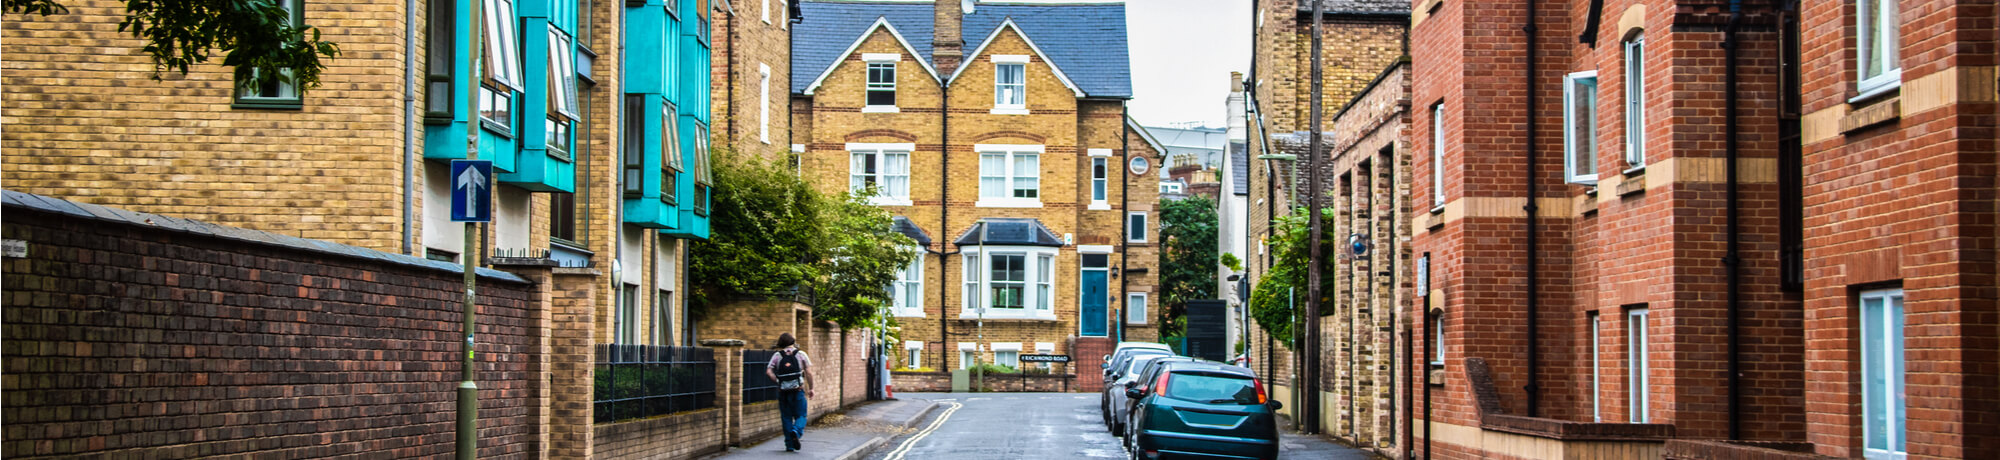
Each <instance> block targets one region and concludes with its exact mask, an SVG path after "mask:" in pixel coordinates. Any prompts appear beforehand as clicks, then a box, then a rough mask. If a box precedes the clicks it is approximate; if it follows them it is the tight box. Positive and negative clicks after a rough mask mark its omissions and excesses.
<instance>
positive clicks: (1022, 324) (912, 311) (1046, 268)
mask: <svg viewBox="0 0 2000 460" xmlns="http://www.w3.org/2000/svg"><path fill="white" fill-rule="evenodd" d="M800 6H801V9H802V12H803V14H804V15H805V16H806V17H807V18H810V19H809V21H810V22H811V25H812V28H811V30H810V31H808V30H807V29H805V28H801V29H799V31H798V33H797V35H796V36H795V37H794V42H793V44H792V51H793V53H792V71H793V74H792V80H793V84H792V91H793V93H792V117H793V119H794V121H793V125H792V127H793V129H794V131H793V133H792V137H793V139H794V140H793V142H794V143H795V144H797V145H795V146H794V148H795V149H797V150H800V151H801V153H800V161H801V169H802V171H803V174H805V175H806V177H808V180H811V181H813V182H814V183H815V184H816V185H817V186H818V187H819V188H820V189H822V190H826V191H829V192H842V191H859V190H864V189H871V188H872V189H873V190H875V192H876V195H875V197H874V200H875V203H876V204H878V205H880V206H882V207H883V208H885V209H887V210H889V211H890V212H891V213H894V214H896V215H897V216H898V228H899V229H901V230H903V231H904V232H905V233H906V234H909V235H911V236H912V237H913V238H915V239H917V240H918V241H919V242H920V243H921V244H922V245H923V246H924V247H923V250H924V255H923V257H922V258H921V261H920V262H918V263H917V264H914V265H913V266H911V267H909V268H907V269H906V270H905V273H904V275H903V277H902V281H898V282H897V283H895V286H893V287H892V290H893V291H895V298H896V301H895V308H894V313H895V316H896V319H897V323H898V324H899V325H900V327H901V330H900V333H901V336H900V337H901V339H902V340H903V341H904V342H903V343H902V346H901V348H902V350H901V353H897V354H898V355H900V357H899V358H897V359H896V362H895V364H897V365H898V367H910V368H928V369H938V370H943V369H955V368H959V367H961V366H962V365H963V364H964V363H965V362H966V361H967V360H968V359H969V358H972V357H974V356H978V357H979V359H980V360H981V361H984V362H999V363H1002V364H1017V365H1018V363H1019V362H1018V356H1019V355H1023V354H1035V353H1053V354H1075V353H1072V349H1073V348H1075V347H1076V346H1077V344H1078V342H1079V341H1098V342H1108V341H1110V340H1115V339H1117V338H1120V337H1122V338H1124V339H1126V340H1154V339H1155V338H1156V337H1157V329H1158V324H1157V321H1158V319H1157V318H1159V314H1158V312H1159V309H1158V308H1156V307H1155V305H1154V302H1155V301H1156V298H1157V296H1156V295H1155V294H1154V292H1155V284H1156V279H1157V273H1158V269H1157V265H1158V261H1159V255H1158V241H1157V239H1156V238H1155V234H1156V233H1157V230H1158V224H1157V223H1156V221H1155V219H1154V217H1155V216H1154V215H1153V208H1154V204H1155V203H1156V202H1157V200H1158V190H1159V187H1158V175H1157V171H1156V170H1154V168H1156V167H1158V166H1159V164H1160V161H1159V160H1160V157H1159V155H1160V154H1161V152H1162V151H1163V150H1162V149H1161V148H1159V146H1158V143H1157V142H1155V141H1154V140H1152V139H1151V138H1150V136H1148V135H1147V134H1146V133H1145V131H1144V130H1143V129H1142V128H1140V127H1138V126H1137V125H1136V124H1134V123H1133V122H1132V121H1131V119H1130V118H1129V117H1127V116H1126V114H1125V102H1126V101H1127V100H1129V99H1130V98H1131V84H1130V77H1129V73H1130V69H1129V58H1128V57H1127V50H1126V47H1125V43H1126V35H1125V31H1124V24H1125V12H1124V8H1125V7H1124V5H1122V4H1085V5H1057V4H1037V5H1026V4H982V3H978V2H964V1H960V0H943V1H939V2H937V3H935V4H932V3H911V2H852V1H840V2H831V1H828V2H816V1H805V2H802V3H801V4H800ZM968 268H970V269H968ZM980 306H984V307H985V308H979V307H980ZM982 317H983V318H984V319H983V320H981V318H982ZM982 325H983V326H982ZM1077 358H1078V359H1079V361H1083V360H1084V359H1085V358H1086V357H1084V356H1077ZM1087 358H1089V359H1095V358H1096V357H1094V356H1092V357H1087ZM1088 367H1089V368H1090V370H1092V371H1094V370H1095V369H1096V366H1094V365H1092V366H1088Z"/></svg>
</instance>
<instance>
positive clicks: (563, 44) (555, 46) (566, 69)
mask: <svg viewBox="0 0 2000 460" xmlns="http://www.w3.org/2000/svg"><path fill="white" fill-rule="evenodd" d="M571 43H572V40H571V38H570V36H569V33H568V32H563V31H562V29H558V28H556V26H554V25H550V26H549V85H550V88H549V107H550V109H551V110H554V111H555V112H556V113H558V114H562V116H565V117H569V119H571V120H576V119H580V118H583V117H581V116H578V115H577V114H578V113H581V112H579V111H578V110H577V100H576V88H577V86H576V51H575V48H574V46H572V45H571Z"/></svg>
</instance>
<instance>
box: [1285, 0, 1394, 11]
mask: <svg viewBox="0 0 2000 460" xmlns="http://www.w3.org/2000/svg"><path fill="white" fill-rule="evenodd" d="M1319 2H1320V3H1321V4H1323V5H1324V9H1323V10H1322V11H1325V12H1326V14H1410V2H1409V1H1408V0H1319ZM1312 10H1313V0H1299V13H1303V14H1311V13H1312Z"/></svg>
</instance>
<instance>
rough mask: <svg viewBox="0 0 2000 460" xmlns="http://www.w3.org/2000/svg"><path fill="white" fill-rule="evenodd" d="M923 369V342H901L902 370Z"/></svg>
mask: <svg viewBox="0 0 2000 460" xmlns="http://www.w3.org/2000/svg"><path fill="white" fill-rule="evenodd" d="M923 367H924V342H923V341H920V340H905V341H903V368H905V369H922V368H923Z"/></svg>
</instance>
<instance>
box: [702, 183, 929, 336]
mask: <svg viewBox="0 0 2000 460" xmlns="http://www.w3.org/2000/svg"><path fill="white" fill-rule="evenodd" d="M714 155H716V156H717V160H718V161H715V162H713V163H714V164H715V170H714V177H715V197H714V203H713V206H712V211H713V212H712V213H711V214H710V215H709V225H710V232H709V234H710V236H709V239H708V240H702V241H694V242H693V243H692V244H690V249H689V251H690V252H689V257H688V258H689V259H690V263H689V266H688V277H689V280H690V282H691V284H693V285H695V286H698V288H696V289H694V290H693V291H692V292H690V293H689V302H688V303H689V305H690V306H691V307H693V308H692V309H691V311H692V312H693V313H695V314H696V315H697V316H700V315H701V314H703V313H705V312H706V311H707V309H708V308H710V307H711V306H712V305H714V304H715V303H716V301H715V299H716V298H717V297H719V296H722V295H728V294H756V293H772V292H783V291H789V290H792V289H801V288H803V289H809V290H811V291H812V292H813V293H814V294H815V295H816V298H817V299H818V305H817V306H816V307H815V309H814V316H815V317H817V318H821V319H825V320H829V321H833V322H835V323H839V324H840V325H841V326H842V327H844V328H853V327H856V326H861V325H866V324H870V323H871V321H872V320H874V319H876V318H877V317H878V316H879V315H881V313H882V311H883V307H884V306H886V305H887V304H888V303H889V300H890V297H889V296H890V294H889V291H888V289H887V288H888V286H889V284H890V282H892V281H894V280H895V276H896V271H897V270H898V269H901V268H902V267H903V266H904V265H907V264H909V263H910V261H911V260H912V259H914V258H915V257H916V251H915V250H913V249H910V248H911V247H912V246H913V245H914V244H915V243H913V242H911V241H910V239H909V237H906V236H903V235H902V234H900V233H896V232H895V231H894V230H891V229H890V225H891V222H892V220H891V219H892V218H891V217H890V215H889V213H888V212H887V211H883V210H882V209H881V208H876V207H874V206H870V205H868V204H867V202H866V197H865V196H856V195H851V194H845V193H843V194H840V195H833V196H829V195H826V194H823V193H820V192H819V191H817V190H814V189H813V188H812V185H811V184H808V183H806V182H805V181H804V180H801V179H800V178H799V177H798V176H795V175H793V174H792V172H791V171H790V170H789V169H787V168H783V167H779V166H777V165H773V164H771V163H769V162H766V161H763V160H760V159H757V158H754V157H749V156H744V155H736V154H734V153H733V151H731V150H729V149H726V148H718V149H716V150H714Z"/></svg>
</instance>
